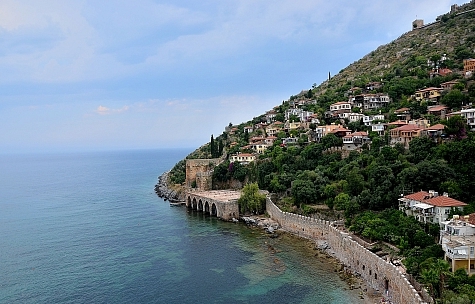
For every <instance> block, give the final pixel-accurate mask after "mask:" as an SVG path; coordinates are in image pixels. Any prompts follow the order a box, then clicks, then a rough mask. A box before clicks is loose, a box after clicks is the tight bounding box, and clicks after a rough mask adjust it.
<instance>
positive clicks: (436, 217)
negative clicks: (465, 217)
mask: <svg viewBox="0 0 475 304" xmlns="http://www.w3.org/2000/svg"><path fill="white" fill-rule="evenodd" d="M465 206H467V204H466V203H464V202H461V201H458V200H456V199H453V198H451V197H449V195H448V194H447V193H444V194H443V195H439V194H438V192H435V191H433V190H430V191H429V192H426V191H419V192H416V193H412V194H409V195H406V196H403V197H401V198H400V199H399V210H401V211H403V212H405V213H406V214H407V215H409V216H414V218H415V219H416V220H418V221H419V222H422V223H438V224H440V225H442V223H443V222H445V221H446V220H447V219H448V217H449V214H450V210H452V208H455V209H458V210H462V209H463V207H465Z"/></svg>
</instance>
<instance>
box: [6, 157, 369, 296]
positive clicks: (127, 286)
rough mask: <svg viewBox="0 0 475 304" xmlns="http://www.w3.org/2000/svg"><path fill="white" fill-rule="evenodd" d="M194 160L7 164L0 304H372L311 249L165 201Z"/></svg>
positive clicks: (13, 160)
mask: <svg viewBox="0 0 475 304" xmlns="http://www.w3.org/2000/svg"><path fill="white" fill-rule="evenodd" d="M189 152H191V151H190V150H186V149H178V150H177V149H165V150H137V151H135V150H134V151H113V152H84V153H43V154H34V153H31V154H19V155H0V303H22V304H23V303H256V304H264V303H335V304H337V303H362V300H360V299H359V297H358V294H357V293H356V291H354V290H350V288H349V286H348V284H347V283H346V282H344V281H342V280H341V279H340V278H339V276H338V274H337V273H335V271H334V269H335V267H334V265H332V264H331V263H329V262H328V260H325V259H321V258H318V257H316V256H315V255H316V251H315V250H314V249H313V248H312V246H309V244H308V242H305V241H302V240H300V239H298V238H296V237H292V236H289V235H282V236H280V237H278V238H270V237H269V236H268V235H267V234H265V233H264V232H263V231H261V230H260V229H257V228H250V227H247V226H246V225H245V224H242V223H230V222H224V221H221V220H218V219H217V218H215V217H210V216H208V215H204V214H202V213H200V212H197V211H191V210H188V209H186V207H177V206H170V204H169V203H168V202H166V201H164V200H162V199H161V198H159V197H157V195H156V194H155V193H154V190H153V189H154V185H155V184H156V183H157V178H158V176H159V175H160V174H162V173H163V172H164V171H167V170H169V169H170V168H172V167H173V165H174V164H175V163H176V162H178V161H179V160H180V159H183V158H184V157H185V156H186V155H187V154H188V153H189Z"/></svg>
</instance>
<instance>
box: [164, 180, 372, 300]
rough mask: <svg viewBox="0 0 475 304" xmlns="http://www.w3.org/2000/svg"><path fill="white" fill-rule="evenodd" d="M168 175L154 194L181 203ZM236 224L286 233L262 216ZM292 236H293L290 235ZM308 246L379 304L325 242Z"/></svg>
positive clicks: (272, 234) (274, 233)
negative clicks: (242, 223)
mask: <svg viewBox="0 0 475 304" xmlns="http://www.w3.org/2000/svg"><path fill="white" fill-rule="evenodd" d="M168 174H169V171H167V172H164V173H163V174H162V175H160V176H159V177H158V183H157V184H156V185H155V193H156V194H157V195H158V196H159V197H161V198H163V199H164V200H165V201H167V200H168V201H170V203H176V202H182V201H183V197H182V191H180V190H182V189H172V188H171V187H170V186H169V183H168ZM235 221H236V222H244V223H245V224H246V225H248V226H251V227H256V228H258V229H264V230H265V232H266V233H268V234H269V236H270V237H278V236H279V235H280V234H282V233H287V232H285V231H284V230H281V229H280V228H281V227H280V225H279V223H278V222H276V221H274V220H272V219H271V218H267V217H262V216H241V217H240V218H239V220H235ZM291 235H293V234H291ZM306 240H307V239H306ZM307 241H308V242H309V245H311V246H313V248H314V249H315V250H317V251H318V253H317V254H316V255H315V256H316V257H318V258H319V260H326V262H327V263H331V264H334V267H335V268H334V271H335V272H338V273H339V276H340V278H341V279H342V280H344V281H346V282H347V283H348V286H349V288H350V289H352V290H358V291H359V292H358V295H359V298H360V299H361V300H363V301H364V302H365V303H368V304H373V303H381V302H380V301H379V300H380V299H381V294H380V293H379V292H376V291H374V290H372V289H371V288H370V287H368V285H367V284H366V283H365V282H364V280H362V279H361V278H359V277H357V276H355V275H354V274H352V273H351V271H349V270H348V269H346V268H345V266H344V265H343V264H342V263H341V262H340V261H339V260H338V259H337V258H335V256H334V253H333V252H332V250H331V248H330V247H329V246H328V244H327V243H326V242H325V241H321V242H317V243H315V242H312V241H311V240H307Z"/></svg>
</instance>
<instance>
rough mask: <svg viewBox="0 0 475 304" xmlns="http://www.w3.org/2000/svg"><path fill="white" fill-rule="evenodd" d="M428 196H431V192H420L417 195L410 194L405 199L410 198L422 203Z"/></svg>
mask: <svg viewBox="0 0 475 304" xmlns="http://www.w3.org/2000/svg"><path fill="white" fill-rule="evenodd" d="M428 196H429V192H426V191H419V192H416V193H412V194H408V195H406V196H404V198H408V199H410V200H414V201H419V202H422V201H423V200H424V199H425V198H426V197H428Z"/></svg>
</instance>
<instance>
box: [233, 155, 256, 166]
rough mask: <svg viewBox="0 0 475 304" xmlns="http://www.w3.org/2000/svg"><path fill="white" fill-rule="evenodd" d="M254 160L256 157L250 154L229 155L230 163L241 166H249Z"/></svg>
mask: <svg viewBox="0 0 475 304" xmlns="http://www.w3.org/2000/svg"><path fill="white" fill-rule="evenodd" d="M255 160H256V156H255V155H254V154H250V153H238V154H234V155H231V162H239V163H241V164H249V163H250V162H253V161H255Z"/></svg>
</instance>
